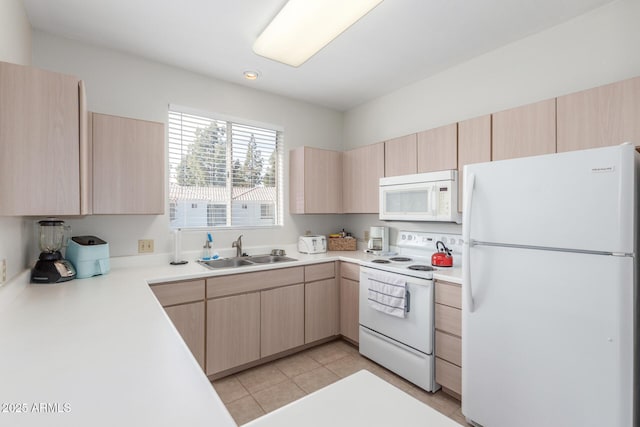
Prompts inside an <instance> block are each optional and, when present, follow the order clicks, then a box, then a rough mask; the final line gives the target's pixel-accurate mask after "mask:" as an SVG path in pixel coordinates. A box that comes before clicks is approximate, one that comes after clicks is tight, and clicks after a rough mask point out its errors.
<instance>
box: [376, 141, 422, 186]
mask: <svg viewBox="0 0 640 427" xmlns="http://www.w3.org/2000/svg"><path fill="white" fill-rule="evenodd" d="M417 141H418V138H417V135H416V134H415V133H414V134H411V135H406V136H401V137H400V138H394V139H390V140H389V141H386V142H385V143H384V176H398V175H408V174H412V173H417V172H418V162H417V160H416V153H417V143H418V142H417Z"/></svg>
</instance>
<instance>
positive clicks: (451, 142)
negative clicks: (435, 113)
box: [405, 123, 458, 173]
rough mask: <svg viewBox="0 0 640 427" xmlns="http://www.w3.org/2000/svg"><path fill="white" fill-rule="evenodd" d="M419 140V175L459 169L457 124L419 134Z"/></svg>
mask: <svg viewBox="0 0 640 427" xmlns="http://www.w3.org/2000/svg"><path fill="white" fill-rule="evenodd" d="M417 139H418V142H417V146H418V151H417V153H418V173H423V172H434V171H441V170H447V169H455V168H457V167H458V144H457V142H458V124H457V123H452V124H450V125H447V126H441V127H438V128H435V129H429V130H425V131H422V132H419V133H418V136H417ZM405 157H406V155H405Z"/></svg>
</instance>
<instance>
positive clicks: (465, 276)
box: [462, 173, 476, 313]
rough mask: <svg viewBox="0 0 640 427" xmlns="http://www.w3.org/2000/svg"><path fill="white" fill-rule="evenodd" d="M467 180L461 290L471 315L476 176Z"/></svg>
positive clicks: (463, 222) (471, 175)
mask: <svg viewBox="0 0 640 427" xmlns="http://www.w3.org/2000/svg"><path fill="white" fill-rule="evenodd" d="M466 178H467V184H466V185H465V187H466V188H465V190H466V192H465V195H464V198H465V200H464V205H463V212H462V238H463V241H464V247H463V250H462V254H463V256H462V267H463V268H462V288H463V292H464V293H465V297H466V298H465V300H466V307H465V308H466V310H467V312H468V313H473V310H474V304H473V292H472V289H471V262H470V261H471V256H470V255H471V246H472V244H471V204H472V202H473V190H474V188H475V184H476V175H475V174H473V173H471V174H469V176H468V177H466Z"/></svg>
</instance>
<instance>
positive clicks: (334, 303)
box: [304, 278, 339, 344]
mask: <svg viewBox="0 0 640 427" xmlns="http://www.w3.org/2000/svg"><path fill="white" fill-rule="evenodd" d="M338 316H339V306H338V285H337V282H336V279H335V278H333V279H326V280H320V281H318V282H311V283H305V292H304V342H305V344H306V343H310V342H313V341H317V340H320V339H322V338H327V337H332V336H334V335H338V327H339V319H338Z"/></svg>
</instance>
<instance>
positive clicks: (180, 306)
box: [151, 280, 205, 370]
mask: <svg viewBox="0 0 640 427" xmlns="http://www.w3.org/2000/svg"><path fill="white" fill-rule="evenodd" d="M204 289H205V281H204V280H188V281H181V282H170V283H158V284H155V285H152V286H151V291H152V292H153V293H154V295H155V296H156V298H158V301H159V302H160V304H162V307H163V308H164V310H165V312H166V313H167V315H168V316H169V318H170V319H171V321H172V322H173V324H174V326H175V327H176V329H177V330H178V332H179V333H180V335H181V336H182V339H183V340H184V342H185V343H186V344H187V346H188V347H189V349H190V350H191V353H193V356H194V357H195V358H196V360H197V361H198V363H199V364H200V366H201V367H202V369H203V370H204V369H205V332H204V324H205V302H204Z"/></svg>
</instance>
